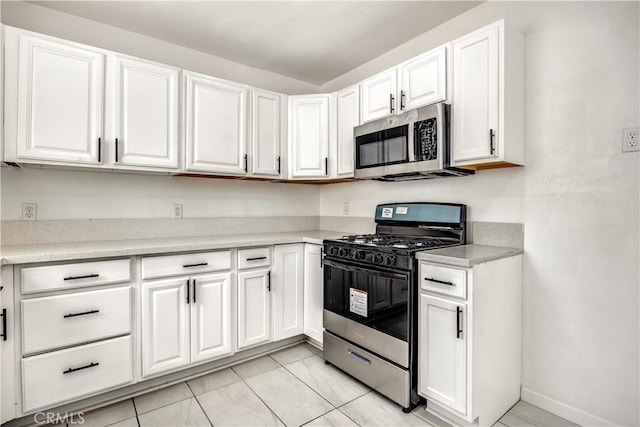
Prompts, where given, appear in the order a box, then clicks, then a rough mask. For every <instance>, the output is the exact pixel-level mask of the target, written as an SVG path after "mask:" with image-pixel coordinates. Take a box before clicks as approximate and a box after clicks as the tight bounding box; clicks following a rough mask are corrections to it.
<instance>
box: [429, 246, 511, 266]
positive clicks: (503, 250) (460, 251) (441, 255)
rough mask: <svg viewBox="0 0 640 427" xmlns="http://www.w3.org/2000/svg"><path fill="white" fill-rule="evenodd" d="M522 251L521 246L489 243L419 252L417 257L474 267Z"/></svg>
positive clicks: (441, 262)
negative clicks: (514, 246) (492, 244)
mask: <svg viewBox="0 0 640 427" xmlns="http://www.w3.org/2000/svg"><path fill="white" fill-rule="evenodd" d="M522 252H523V251H522V249H519V248H507V247H502V246H489V245H463V246H453V247H450V248H442V249H432V250H429V251H424V252H418V254H417V258H418V259H420V260H424V261H431V262H437V263H440V264H448V265H455V266H458V267H473V266H474V265H476V264H481V263H483V262H487V261H492V260H496V259H500V258H508V257H511V256H514V255H518V254H521V253H522Z"/></svg>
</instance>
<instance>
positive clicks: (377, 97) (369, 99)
mask: <svg viewBox="0 0 640 427" xmlns="http://www.w3.org/2000/svg"><path fill="white" fill-rule="evenodd" d="M396 76H397V70H396V68H392V69H390V70H387V71H383V72H382V73H380V74H376V75H375V76H373V77H370V78H368V79H366V80H364V81H363V82H362V83H360V114H361V118H362V120H361V121H362V123H365V122H370V121H371V120H376V119H380V118H382V117H387V116H390V115H392V114H394V113H395V112H396V90H397V81H396Z"/></svg>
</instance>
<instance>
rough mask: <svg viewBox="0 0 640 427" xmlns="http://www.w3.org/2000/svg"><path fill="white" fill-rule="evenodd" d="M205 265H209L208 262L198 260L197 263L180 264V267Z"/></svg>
mask: <svg viewBox="0 0 640 427" xmlns="http://www.w3.org/2000/svg"><path fill="white" fill-rule="evenodd" d="M205 265H209V263H208V262H199V263H197V264H184V265H183V266H182V268H189V267H204V266H205Z"/></svg>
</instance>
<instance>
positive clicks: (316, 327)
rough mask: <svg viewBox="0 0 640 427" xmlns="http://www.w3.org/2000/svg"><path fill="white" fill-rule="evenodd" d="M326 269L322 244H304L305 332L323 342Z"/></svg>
mask: <svg viewBox="0 0 640 427" xmlns="http://www.w3.org/2000/svg"><path fill="white" fill-rule="evenodd" d="M323 302H324V269H323V267H322V246H321V245H314V244H311V243H305V245H304V333H305V335H307V336H308V337H310V338H312V339H313V340H315V341H317V342H318V343H320V344H322V332H323V331H324V328H323V326H322V316H323V310H324V304H323Z"/></svg>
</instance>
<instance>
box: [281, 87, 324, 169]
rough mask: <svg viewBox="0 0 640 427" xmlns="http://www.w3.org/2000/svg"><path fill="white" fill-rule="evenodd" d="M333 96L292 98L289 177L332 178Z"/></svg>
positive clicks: (290, 107) (290, 103)
mask: <svg viewBox="0 0 640 427" xmlns="http://www.w3.org/2000/svg"><path fill="white" fill-rule="evenodd" d="M330 107H331V95H328V94H320V95H297V96H290V97H289V153H291V158H290V159H289V167H290V170H289V176H290V178H293V179H296V178H307V179H309V178H328V177H329V144H330Z"/></svg>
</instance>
